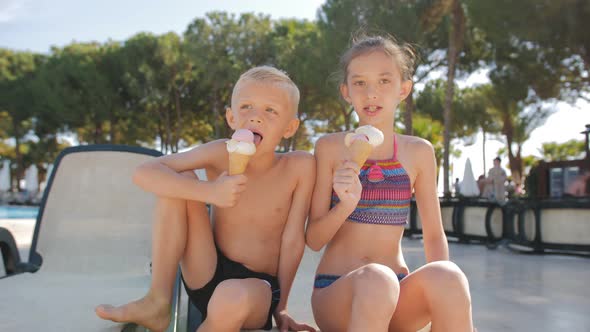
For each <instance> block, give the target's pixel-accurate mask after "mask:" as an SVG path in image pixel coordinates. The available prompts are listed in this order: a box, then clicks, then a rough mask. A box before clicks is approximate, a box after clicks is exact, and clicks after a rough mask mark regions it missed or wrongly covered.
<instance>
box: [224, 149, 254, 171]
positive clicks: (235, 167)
mask: <svg viewBox="0 0 590 332" xmlns="http://www.w3.org/2000/svg"><path fill="white" fill-rule="evenodd" d="M250 157H252V156H249V155H245V154H241V153H237V152H232V153H230V154H229V175H237V174H243V173H244V172H245V171H246V167H247V166H248V161H250Z"/></svg>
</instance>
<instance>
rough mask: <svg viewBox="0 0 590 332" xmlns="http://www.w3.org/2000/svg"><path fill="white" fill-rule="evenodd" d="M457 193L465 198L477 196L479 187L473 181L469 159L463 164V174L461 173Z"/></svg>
mask: <svg viewBox="0 0 590 332" xmlns="http://www.w3.org/2000/svg"><path fill="white" fill-rule="evenodd" d="M459 192H461V195H463V196H467V197H475V196H479V187H478V186H477V181H475V176H473V169H471V160H469V158H467V161H466V162H465V172H463V181H461V184H460V185H459Z"/></svg>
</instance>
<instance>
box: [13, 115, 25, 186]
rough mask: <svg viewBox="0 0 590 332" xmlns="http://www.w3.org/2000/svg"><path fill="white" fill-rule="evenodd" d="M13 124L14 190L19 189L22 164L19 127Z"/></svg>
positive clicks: (22, 171) (22, 169) (22, 170)
mask: <svg viewBox="0 0 590 332" xmlns="http://www.w3.org/2000/svg"><path fill="white" fill-rule="evenodd" d="M13 126H14V141H15V146H14V153H15V156H16V190H17V191H20V189H21V188H20V180H21V179H22V178H23V174H24V167H23V166H24V165H23V155H22V154H21V152H20V130H19V129H20V128H19V126H18V124H17V123H16V122H13Z"/></svg>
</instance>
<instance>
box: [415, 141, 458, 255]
mask: <svg viewBox="0 0 590 332" xmlns="http://www.w3.org/2000/svg"><path fill="white" fill-rule="evenodd" d="M413 145H414V147H413V151H414V158H415V159H414V160H418V161H419V162H417V163H415V165H417V167H418V169H417V171H418V172H417V174H416V181H415V183H414V192H415V195H416V204H417V206H418V212H419V213H420V220H422V234H423V239H424V253H425V255H426V261H427V262H434V261H439V260H448V259H449V246H448V244H447V237H446V235H445V232H444V228H443V225H442V218H441V214H440V203H439V201H438V195H437V193H436V159H435V158H434V149H433V148H432V144H430V143H429V142H427V141H424V140H419V141H418V142H417V143H416V144H413Z"/></svg>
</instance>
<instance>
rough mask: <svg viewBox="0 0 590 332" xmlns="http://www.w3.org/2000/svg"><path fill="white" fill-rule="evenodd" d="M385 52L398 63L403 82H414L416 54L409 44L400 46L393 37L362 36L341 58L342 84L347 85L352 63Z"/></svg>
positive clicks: (357, 38)
mask: <svg viewBox="0 0 590 332" xmlns="http://www.w3.org/2000/svg"><path fill="white" fill-rule="evenodd" d="M373 52H383V53H385V54H387V55H389V56H390V57H391V58H392V59H394V60H395V62H396V63H397V65H398V67H399V69H400V72H401V76H402V80H404V81H412V78H413V76H414V70H415V66H416V60H417V57H416V52H415V51H414V49H413V48H412V46H410V45H409V44H406V43H403V44H400V43H399V42H398V41H397V40H395V38H393V37H391V36H387V37H384V36H365V35H363V36H360V37H355V38H354V39H353V40H352V46H351V47H350V48H349V49H348V50H347V51H346V52H345V53H344V54H342V56H341V57H340V83H341V84H346V83H347V82H346V79H347V77H348V66H349V65H350V62H351V61H352V60H353V59H354V58H356V57H358V56H361V55H365V54H369V53H373Z"/></svg>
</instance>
